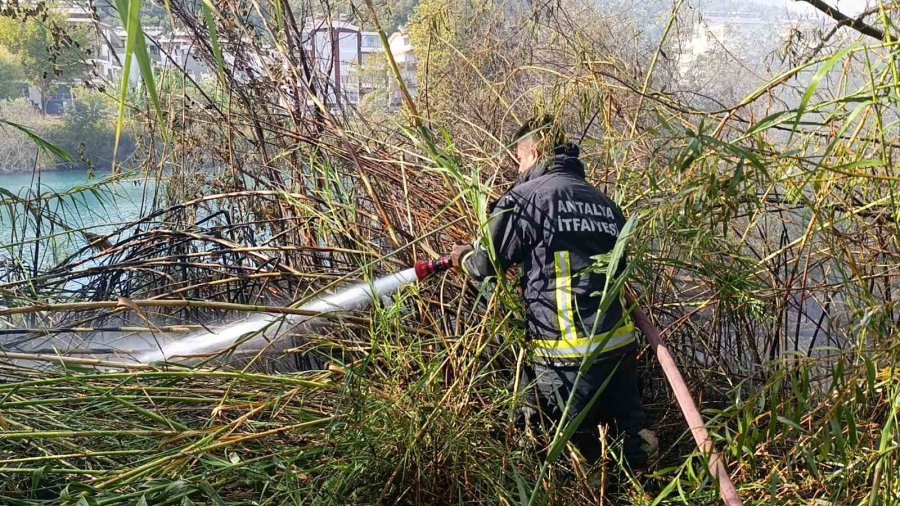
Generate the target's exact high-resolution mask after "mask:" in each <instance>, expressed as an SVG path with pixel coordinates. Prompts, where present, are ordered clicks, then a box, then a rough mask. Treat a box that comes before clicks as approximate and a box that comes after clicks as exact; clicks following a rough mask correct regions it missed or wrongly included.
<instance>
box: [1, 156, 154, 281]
mask: <svg viewBox="0 0 900 506" xmlns="http://www.w3.org/2000/svg"><path fill="white" fill-rule="evenodd" d="M155 186H156V185H155V184H153V183H152V182H151V183H147V182H146V181H145V180H143V179H142V178H139V177H136V176H133V175H130V176H129V175H126V176H116V177H113V176H112V174H110V173H95V174H94V176H93V177H89V175H88V173H87V172H85V171H53V172H41V173H16V174H0V202H2V205H0V244H2V248H0V257H5V258H7V259H9V258H12V259H19V260H22V261H25V262H27V263H29V264H32V265H33V264H34V260H35V257H34V251H35V249H34V248H35V245H36V244H38V243H40V246H39V249H38V252H39V255H38V256H39V258H38V263H39V264H41V265H47V264H50V263H53V262H55V261H57V260H59V259H60V258H62V257H64V256H65V255H67V254H70V253H72V252H74V251H76V250H78V249H80V248H81V247H83V246H84V245H85V244H86V243H85V238H84V235H83V233H82V232H87V233H91V234H98V235H103V234H107V233H110V232H113V231H114V230H116V229H118V228H119V227H120V226H121V225H123V224H125V223H128V222H130V221H132V220H134V219H136V218H139V217H140V216H142V215H146V214H147V213H148V212H149V209H150V208H151V204H152V202H153V189H154V188H155Z"/></svg>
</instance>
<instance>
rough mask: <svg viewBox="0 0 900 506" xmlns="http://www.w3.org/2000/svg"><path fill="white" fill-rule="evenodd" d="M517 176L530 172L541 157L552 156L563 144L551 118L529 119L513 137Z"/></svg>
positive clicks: (561, 134)
mask: <svg viewBox="0 0 900 506" xmlns="http://www.w3.org/2000/svg"><path fill="white" fill-rule="evenodd" d="M513 141H514V145H515V149H516V160H518V162H519V174H524V173H526V172H528V171H529V170H531V169H532V168H533V167H534V166H535V165H536V164H537V163H538V161H540V160H541V158H542V157H544V156H545V155H548V154H552V153H553V150H554V148H555V147H556V146H560V145H562V144H564V142H565V138H564V136H563V133H562V130H561V129H560V128H559V126H558V125H557V124H556V120H555V119H554V118H553V116H550V115H549V114H545V115H542V116H535V117H534V118H531V119H529V120H528V121H526V122H525V123H523V124H522V126H521V127H519V130H517V131H516V135H515V137H513Z"/></svg>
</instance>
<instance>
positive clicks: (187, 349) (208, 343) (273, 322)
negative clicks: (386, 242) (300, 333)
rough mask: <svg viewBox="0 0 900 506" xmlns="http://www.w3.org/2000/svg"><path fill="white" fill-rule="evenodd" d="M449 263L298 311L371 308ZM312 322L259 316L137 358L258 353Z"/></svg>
mask: <svg viewBox="0 0 900 506" xmlns="http://www.w3.org/2000/svg"><path fill="white" fill-rule="evenodd" d="M452 267H453V261H452V260H451V259H450V257H449V256H445V257H441V258H438V259H436V260H420V261H418V262H416V264H415V266H414V267H413V268H412V269H406V270H403V271H400V272H396V273H393V274H388V275H387V276H383V277H382V278H379V279H377V280H375V281H373V282H363V283H358V284H356V285H351V286H348V287H344V288H342V289H340V290H338V291H337V292H335V293H333V294H330V295H324V296H321V297H318V298H316V299H313V300H311V301H309V302H307V303H306V304H304V305H303V306H301V307H300V308H301V309H304V310H306V311H310V312H314V313H321V314H322V315H325V314H327V313H334V312H345V311H354V310H359V309H362V308H364V307H365V306H368V305H369V304H371V302H372V301H373V300H375V299H376V298H378V297H386V296H390V295H392V294H393V293H395V292H397V291H398V290H399V289H401V288H402V287H404V286H407V285H410V284H412V283H415V282H417V281H419V282H421V281H423V280H425V279H427V278H428V277H430V276H431V275H433V274H435V273H438V272H444V271H447V270H450V268H452ZM311 319H314V317H313V316H303V315H287V316H285V315H276V314H263V315H259V316H256V317H253V318H250V319H249V320H247V321H244V322H240V323H234V324H231V325H228V326H227V327H226V328H224V329H221V330H218V331H216V332H212V333H211V332H206V331H203V332H197V333H195V334H193V335H190V336H187V337H184V338H180V339H178V340H176V341H174V342H170V343H166V344H165V345H163V346H157V347H156V348H154V349H152V350H149V351H147V352H144V353H141V354H138V355H137V357H136V358H137V360H138V361H139V362H143V363H149V362H157V361H161V360H171V359H184V358H189V357H198V356H201V357H202V356H211V355H214V354H215V353H218V352H221V351H222V350H225V349H227V348H230V347H232V346H237V345H240V347H241V348H242V349H243V350H245V351H248V350H250V351H252V350H259V349H262V348H263V347H265V346H268V345H270V344H271V343H272V342H273V341H274V340H275V339H277V338H279V337H281V336H282V335H283V334H284V333H285V332H287V331H288V330H290V329H291V328H292V327H295V326H297V325H300V324H302V323H304V322H307V321H309V320H311Z"/></svg>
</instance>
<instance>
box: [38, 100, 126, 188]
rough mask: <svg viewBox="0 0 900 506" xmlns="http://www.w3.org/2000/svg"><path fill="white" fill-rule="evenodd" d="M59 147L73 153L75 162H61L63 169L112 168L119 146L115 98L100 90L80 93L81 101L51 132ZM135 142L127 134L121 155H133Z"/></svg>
mask: <svg viewBox="0 0 900 506" xmlns="http://www.w3.org/2000/svg"><path fill="white" fill-rule="evenodd" d="M49 140H50V141H51V142H52V143H53V144H55V145H56V146H58V147H60V148H62V149H63V150H65V151H67V152H69V153H70V154H71V155H72V158H73V159H74V160H76V162H75V164H74V165H73V164H70V163H67V162H59V163H61V164H62V168H81V169H95V168H96V169H98V170H104V171H105V170H109V169H110V168H111V167H112V156H113V149H114V147H115V141H116V134H115V106H114V104H113V103H112V101H111V99H109V98H108V97H106V96H104V95H101V94H99V93H80V94H79V96H78V100H76V101H75V103H74V104H73V106H72V107H71V108H69V109H68V110H67V111H66V113H65V114H64V115H63V117H62V121H61V123H60V124H59V125H57V126H56V127H55V128H54V129H53V130H52V131H51V132H50V135H49ZM133 151H134V143H133V142H132V140H131V138H130V137H129V136H127V135H123V137H122V140H121V141H120V143H119V151H118V158H119V159H120V161H121V159H122V158H124V157H127V156H129V155H130V154H131V153H132V152H133Z"/></svg>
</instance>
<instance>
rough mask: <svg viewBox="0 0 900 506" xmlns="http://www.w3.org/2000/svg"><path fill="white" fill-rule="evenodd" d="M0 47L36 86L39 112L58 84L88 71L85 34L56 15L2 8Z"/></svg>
mask: <svg viewBox="0 0 900 506" xmlns="http://www.w3.org/2000/svg"><path fill="white" fill-rule="evenodd" d="M0 47H3V48H4V49H5V50H6V51H8V52H9V54H10V55H11V56H12V57H13V58H14V59H15V60H18V61H19V62H20V65H21V70H22V74H23V75H24V77H25V80H26V81H27V82H28V83H29V84H30V85H32V86H34V87H35V88H37V91H38V95H39V96H40V102H41V103H40V104H39V105H40V109H41V113H46V107H47V102H48V101H49V100H50V98H51V97H52V96H53V95H54V94H55V93H56V91H57V90H58V88H59V85H60V84H66V83H72V82H74V81H77V80H79V79H81V78H82V77H84V76H85V75H86V74H87V71H88V64H87V63H86V61H85V56H86V54H87V52H86V48H87V33H86V31H83V30H76V29H74V28H71V27H66V23H65V20H63V19H62V18H61V17H60V16H58V15H51V14H46V13H44V14H43V15H41V16H40V17H36V16H33V15H28V16H25V15H21V13H20V12H18V11H16V10H5V11H4V12H3V16H0Z"/></svg>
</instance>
